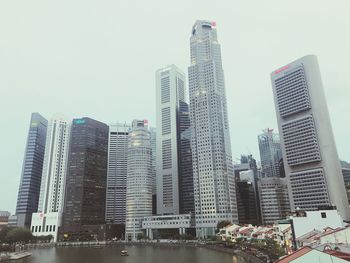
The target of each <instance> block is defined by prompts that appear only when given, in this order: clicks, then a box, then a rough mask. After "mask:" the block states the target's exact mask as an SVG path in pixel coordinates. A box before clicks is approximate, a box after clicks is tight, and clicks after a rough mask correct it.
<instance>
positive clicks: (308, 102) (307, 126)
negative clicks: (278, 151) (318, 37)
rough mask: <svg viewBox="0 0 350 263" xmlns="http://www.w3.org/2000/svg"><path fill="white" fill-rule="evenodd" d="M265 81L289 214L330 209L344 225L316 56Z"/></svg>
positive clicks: (346, 213) (348, 213)
mask: <svg viewBox="0 0 350 263" xmlns="http://www.w3.org/2000/svg"><path fill="white" fill-rule="evenodd" d="M271 80H272V87H273V93H274V99H275V107H276V114H277V121H278V126H279V131H280V136H281V146H282V152H283V159H284V167H285V172H286V176H287V178H288V181H289V184H288V185H289V191H290V198H291V207H292V209H293V210H294V209H296V208H297V207H298V208H300V209H302V210H316V209H317V208H319V207H322V206H330V205H335V206H336V207H337V210H338V211H339V213H340V214H341V216H342V217H343V219H345V220H350V210H349V205H348V199H347V196H346V193H345V188H344V181H343V178H342V174H341V168H340V163H339V158H338V153H337V150H336V146H335V142H334V137H333V132H332V127H331V123H330V118H329V113H328V108H327V104H326V99H325V95H324V91H323V86H322V81H321V76H320V70H319V66H318V63H317V58H316V56H313V55H309V56H305V57H302V58H300V59H298V60H296V61H294V62H292V63H290V64H288V65H286V66H283V67H281V68H279V69H277V70H275V71H273V72H272V73H271Z"/></svg>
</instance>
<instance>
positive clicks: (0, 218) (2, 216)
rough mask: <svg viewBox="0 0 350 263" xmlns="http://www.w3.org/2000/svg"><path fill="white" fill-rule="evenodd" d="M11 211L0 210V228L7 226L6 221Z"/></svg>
mask: <svg viewBox="0 0 350 263" xmlns="http://www.w3.org/2000/svg"><path fill="white" fill-rule="evenodd" d="M10 215H11V213H10V212H7V211H0V230H1V229H2V228H4V227H6V226H8V221H9V217H10Z"/></svg>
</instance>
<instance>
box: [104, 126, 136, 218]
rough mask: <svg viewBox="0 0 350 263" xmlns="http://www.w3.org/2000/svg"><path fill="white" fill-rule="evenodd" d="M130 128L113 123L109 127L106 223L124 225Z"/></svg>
mask: <svg viewBox="0 0 350 263" xmlns="http://www.w3.org/2000/svg"><path fill="white" fill-rule="evenodd" d="M130 130H131V126H130V125H129V124H126V123H115V124H111V125H110V126H109V143H108V173H107V194H106V221H107V223H113V224H125V213H126V177H127V162H128V137H129V132H130Z"/></svg>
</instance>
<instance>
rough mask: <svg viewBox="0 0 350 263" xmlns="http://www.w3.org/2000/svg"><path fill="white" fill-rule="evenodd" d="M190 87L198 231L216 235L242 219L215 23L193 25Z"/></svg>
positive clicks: (200, 22) (189, 73)
mask: <svg viewBox="0 0 350 263" xmlns="http://www.w3.org/2000/svg"><path fill="white" fill-rule="evenodd" d="M190 44H191V66H190V67H189V68H188V75H189V90H190V119H191V129H192V135H191V146H192V156H193V181H194V197H195V198H194V199H195V208H196V210H195V213H196V228H197V236H201V237H206V236H213V235H215V229H216V226H217V223H218V222H220V221H222V220H230V221H233V222H235V223H236V222H237V221H238V218H237V206H236V192H235V180H234V174H233V164H232V155H231V144H230V134H229V126H228V116H227V103H226V95H225V82H224V71H223V69H222V64H221V51H220V44H219V42H218V40H217V35H216V23H215V22H211V21H203V20H199V21H196V22H195V24H194V26H193V28H192V36H191V40H190Z"/></svg>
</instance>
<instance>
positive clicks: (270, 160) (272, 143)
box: [258, 129, 282, 177]
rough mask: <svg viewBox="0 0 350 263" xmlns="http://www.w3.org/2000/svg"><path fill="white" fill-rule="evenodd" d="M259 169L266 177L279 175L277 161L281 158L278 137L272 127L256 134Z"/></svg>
mask: <svg viewBox="0 0 350 263" xmlns="http://www.w3.org/2000/svg"><path fill="white" fill-rule="evenodd" d="M258 143H259V151H260V160H261V169H262V172H263V173H264V176H266V177H280V169H279V163H280V162H281V159H282V150H281V144H280V139H279V136H278V134H277V133H274V132H273V130H272V129H266V130H264V132H263V134H260V135H258Z"/></svg>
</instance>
